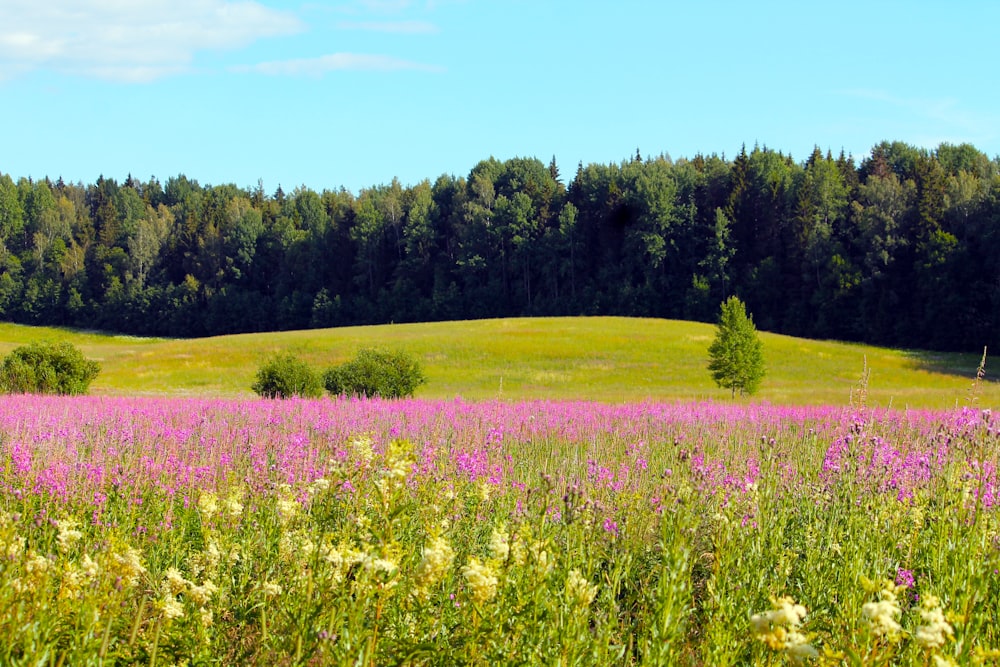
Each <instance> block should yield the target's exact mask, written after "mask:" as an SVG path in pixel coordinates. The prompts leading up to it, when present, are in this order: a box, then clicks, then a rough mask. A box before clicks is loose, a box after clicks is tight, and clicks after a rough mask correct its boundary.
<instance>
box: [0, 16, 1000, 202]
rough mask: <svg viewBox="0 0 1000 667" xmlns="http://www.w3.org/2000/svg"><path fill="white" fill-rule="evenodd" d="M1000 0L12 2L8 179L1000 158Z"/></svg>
mask: <svg viewBox="0 0 1000 667" xmlns="http://www.w3.org/2000/svg"><path fill="white" fill-rule="evenodd" d="M998 25H1000V3H997V2H995V1H994V0H989V1H982V2H970V1H966V2H963V1H961V0H960V1H957V2H953V3H947V4H945V3H940V2H924V1H920V0H910V1H908V2H881V1H879V0H867V1H865V2H857V1H855V0H842V1H840V2H829V3H813V2H804V1H802V0H796V1H789V2H772V1H759V2H750V1H740V2H736V1H733V2H722V1H713V0H707V1H703V2H690V1H688V2H675V1H674V0H657V1H652V0H651V1H649V2H640V1H632V0H622V1H618V2H590V1H588V0H576V1H561V0H548V1H546V0H502V1H501V0H495V1H489V0H344V1H343V2H339V1H332V2H324V1H317V0H303V1H301V2H296V1H287V0H255V1H250V0H0V128H2V129H0V172H3V173H8V174H11V175H12V176H13V177H14V178H18V177H21V176H30V177H33V178H41V177H44V176H46V175H47V176H49V177H51V178H53V179H54V178H56V177H58V176H62V177H63V178H65V179H66V180H68V181H73V182H76V181H82V182H84V183H91V182H93V181H95V180H96V179H97V177H98V176H99V175H102V174H103V175H104V176H107V177H113V178H116V179H119V180H124V179H125V177H126V176H127V175H128V174H129V173H131V174H133V175H135V176H136V177H138V178H140V179H146V178H149V177H150V176H156V177H157V178H159V179H160V180H161V181H163V180H166V179H167V178H168V177H170V176H175V175H177V174H182V173H183V174H185V175H187V176H188V177H190V178H194V179H197V180H198V181H199V182H201V183H203V184H219V183H235V184H236V185H238V186H240V187H250V186H255V185H256V184H257V182H258V180H262V181H263V183H264V187H265V189H266V190H267V191H268V192H273V191H274V189H275V188H276V187H277V186H278V185H279V184H280V185H281V186H282V187H283V188H284V189H285V190H286V191H291V190H292V189H294V188H295V187H296V186H298V185H306V186H308V187H311V188H313V189H316V190H322V189H336V188H339V187H342V186H343V187H346V188H347V189H348V190H351V191H352V192H355V193H356V192H357V191H358V190H360V189H361V188H365V187H370V186H373V185H378V184H382V183H388V182H390V181H391V180H392V178H393V177H398V178H399V179H400V181H401V182H402V183H403V184H404V185H410V184H415V183H417V182H419V181H421V180H423V179H425V178H427V179H430V180H431V181H432V182H433V180H434V179H435V178H437V176H439V175H441V174H454V175H460V176H464V175H467V174H468V172H469V170H470V169H471V168H472V167H473V166H474V165H475V164H476V162H478V161H479V160H481V159H485V158H487V157H489V156H491V155H492V156H494V157H497V158H498V159H507V158H511V157H517V156H527V157H537V158H539V159H541V160H543V161H544V162H546V163H547V162H548V161H549V160H550V159H551V158H552V157H553V156H555V158H556V160H557V163H558V164H559V166H560V170H561V172H562V175H563V177H564V179H565V180H569V179H571V178H572V175H573V173H574V172H575V169H576V165H577V164H578V163H579V162H583V163H585V164H586V163H591V162H600V163H609V162H619V161H621V160H623V159H626V158H629V157H631V156H632V155H634V154H635V151H636V149H639V150H640V151H641V152H642V154H643V155H658V154H661V153H667V154H669V155H670V156H672V157H673V158H675V159H676V158H681V157H693V156H694V155H695V154H696V153H699V152H700V153H704V154H710V153H718V154H725V155H726V156H727V157H731V156H733V155H734V154H735V153H736V152H737V151H739V149H740V146H741V145H742V144H744V143H745V144H746V145H747V146H748V147H751V146H753V145H754V144H755V143H756V144H760V145H762V146H763V145H766V146H768V147H770V148H773V149H776V150H781V151H783V152H785V153H791V155H792V156H793V157H794V158H795V159H796V160H798V161H802V160H804V159H805V158H806V157H807V156H808V154H809V153H810V152H811V151H812V148H813V146H814V145H818V146H819V147H820V148H821V149H823V150H824V151H825V150H827V149H830V150H832V151H833V152H834V153H835V154H836V153H838V152H839V151H840V150H841V149H843V150H845V151H846V152H848V153H852V154H853V155H854V156H855V157H856V158H857V159H859V160H860V158H862V157H864V156H865V155H867V154H868V153H869V151H870V149H871V147H872V146H873V145H874V144H876V143H878V142H879V141H881V140H883V139H889V140H900V141H905V142H907V143H911V144H914V145H917V146H921V147H925V148H934V147H936V146H937V145H938V144H939V143H941V142H944V141H947V142H950V143H962V142H969V143H972V144H973V145H975V146H976V147H977V148H979V149H980V150H982V151H984V152H985V153H987V154H988V155H989V156H990V157H994V156H996V155H998V154H1000V85H998V83H1000V75H998V70H997V66H996V39H995V33H996V29H997V26H998Z"/></svg>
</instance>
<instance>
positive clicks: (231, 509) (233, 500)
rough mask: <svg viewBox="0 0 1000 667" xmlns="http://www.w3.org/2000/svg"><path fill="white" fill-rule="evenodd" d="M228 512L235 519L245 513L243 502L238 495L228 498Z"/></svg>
mask: <svg viewBox="0 0 1000 667" xmlns="http://www.w3.org/2000/svg"><path fill="white" fill-rule="evenodd" d="M226 514H228V515H229V516H230V517H232V518H234V519H235V518H236V517H238V516H240V515H241V514H243V503H241V502H240V499H239V497H238V496H236V495H230V496H229V497H228V498H226Z"/></svg>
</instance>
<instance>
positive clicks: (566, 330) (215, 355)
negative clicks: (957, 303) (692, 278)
mask: <svg viewBox="0 0 1000 667" xmlns="http://www.w3.org/2000/svg"><path fill="white" fill-rule="evenodd" d="M713 335H714V327H713V326H711V325H707V324H701V323H693V322H681V321H673V320H658V319H633V318H623V317H565V318H524V319H501V320H475V321H465V322H444V323H427V324H395V325H383V326H365V327H345V328H339V329H314V330H305V331H290V332H275V333H267V334H243V335H235V336H220V337H214V338H200V339H183V340H182V339H155V338H134V337H129V336H113V335H103V334H99V333H92V332H77V331H69V330H64V329H52V328H44V327H27V326H20V325H12V324H0V354H6V353H7V352H9V351H10V350H11V349H13V348H14V347H15V346H16V345H19V344H23V343H26V342H30V341H32V340H69V341H71V342H72V343H74V344H75V345H77V346H79V347H80V348H81V349H82V350H83V351H84V353H85V354H86V355H87V356H88V357H90V358H93V359H97V360H99V361H100V362H101V365H102V372H101V374H100V376H98V378H97V380H96V381H95V382H94V384H93V385H92V387H91V392H92V393H94V394H106V395H119V394H136V395H166V396H190V395H198V396H225V397H237V396H245V397H250V396H252V393H251V392H250V389H249V387H250V383H251V382H252V379H253V375H254V372H255V371H256V369H257V367H258V366H259V364H260V363H261V362H262V361H263V360H265V359H266V358H267V357H268V356H269V355H270V354H272V353H273V352H276V351H279V350H290V351H292V352H295V353H296V354H299V355H301V356H302V357H303V358H304V359H306V360H308V361H309V362H310V363H312V364H314V365H315V366H316V367H317V368H320V369H321V368H326V367H327V366H330V365H333V364H336V363H340V362H342V361H345V360H346V359H348V358H349V357H351V356H353V354H354V352H355V351H356V350H357V349H358V348H359V347H363V346H376V347H378V346H385V347H394V348H400V349H404V350H406V351H408V352H410V353H411V354H413V355H415V356H416V357H417V358H418V359H419V361H420V362H421V363H422V365H423V367H424V370H425V372H426V375H427V378H428V383H427V384H426V385H424V386H423V387H421V388H420V389H419V390H418V394H417V395H418V396H419V397H425V398H455V397H462V398H465V399H468V400H481V399H492V398H497V397H500V398H503V399H512V400H513V399H574V400H599V401H611V402H620V401H635V400H647V399H649V400H705V399H711V400H719V401H726V400H729V392H728V391H726V390H722V389H719V388H717V387H715V385H714V384H713V383H712V381H711V378H710V377H709V374H708V372H707V370H706V364H707V348H708V345H709V343H710V342H711V340H712V337H713ZM761 336H762V339H763V341H764V351H765V357H766V362H767V368H768V374H767V376H766V377H765V379H764V382H763V385H762V387H761V390H760V392H759V393H758V394H757V395H756V396H755V397H754V400H760V401H767V402H770V403H787V404H841V405H843V404H847V403H848V402H849V401H850V400H851V396H852V393H853V392H856V391H857V387H858V384H859V380H860V377H861V374H862V370H863V368H864V365H865V363H866V360H867V365H868V368H869V369H870V371H871V375H870V380H869V386H868V404H869V405H880V406H887V405H892V406H893V407H900V408H902V407H914V408H948V407H954V406H956V405H967V404H968V403H969V400H970V387H971V386H972V377H973V376H974V374H975V370H976V367H977V365H978V363H979V358H980V355H977V354H966V355H959V354H938V353H923V352H914V351H899V350H889V349H884V348H875V347H870V346H864V345H855V344H845V343H837V342H825V341H813V340H805V339H799V338H792V337H789V336H779V335H774V334H769V333H762V334H761ZM989 367H990V363H989V360H987V369H988V370H989ZM987 378H989V374H988V375H987ZM977 400H978V402H979V404H980V405H982V406H994V405H1000V385H998V384H997V383H996V382H989V381H987V382H985V383H983V384H982V386H981V387H980V391H979V393H978V394H977Z"/></svg>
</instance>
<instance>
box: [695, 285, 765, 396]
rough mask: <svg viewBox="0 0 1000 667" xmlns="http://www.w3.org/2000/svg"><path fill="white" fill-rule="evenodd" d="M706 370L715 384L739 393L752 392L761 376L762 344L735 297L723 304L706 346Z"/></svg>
mask: <svg viewBox="0 0 1000 667" xmlns="http://www.w3.org/2000/svg"><path fill="white" fill-rule="evenodd" d="M708 355H709V363H708V370H709V371H711V373H712V379H713V380H715V383H716V384H717V385H719V386H720V387H722V388H724V389H732V391H733V396H736V392H737V390H739V392H740V395H741V396H742V395H743V394H753V393H754V392H756V391H757V388H758V387H759V386H760V381H761V380H762V379H763V378H764V344H763V343H762V342H761V341H760V338H759V337H758V336H757V327H755V326H754V324H753V318H752V317H751V316H749V315H747V312H746V306H744V305H743V302H742V301H740V300H739V299H738V298H737V297H735V296H731V297H729V298H728V299H727V300H726V301H725V302H724V303H723V304H722V310H721V313H720V316H719V324H718V327H717V329H716V334H715V340H714V341H712V344H711V345H710V346H709V348H708Z"/></svg>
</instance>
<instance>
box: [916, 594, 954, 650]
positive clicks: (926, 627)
mask: <svg viewBox="0 0 1000 667" xmlns="http://www.w3.org/2000/svg"><path fill="white" fill-rule="evenodd" d="M939 605H940V600H938V599H937V597H935V596H933V595H928V596H927V597H926V598H924V601H923V603H922V604H921V607H922V608H921V610H920V620H921V621H922V624H921V625H919V626H917V631H916V633H915V634H914V638H915V639H916V640H917V643H918V644H920V646H922V647H923V648H926V649H935V648H941V647H942V646H944V644H945V642H946V641H948V639H949V638H950V637H952V636H954V634H955V629H954V628H953V627H951V624H950V623H948V621H946V620H945V617H944V612H943V611H941V607H940V606H939Z"/></svg>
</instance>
